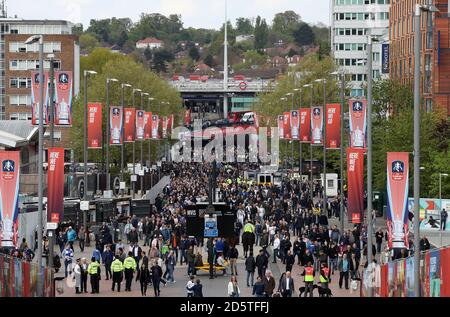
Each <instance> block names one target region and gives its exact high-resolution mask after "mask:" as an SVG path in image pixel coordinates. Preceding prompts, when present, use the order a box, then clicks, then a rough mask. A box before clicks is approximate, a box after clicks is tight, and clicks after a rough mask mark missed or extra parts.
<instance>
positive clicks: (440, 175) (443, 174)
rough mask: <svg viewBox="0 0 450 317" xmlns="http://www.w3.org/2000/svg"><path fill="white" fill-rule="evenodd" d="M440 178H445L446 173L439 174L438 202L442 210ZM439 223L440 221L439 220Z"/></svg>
mask: <svg viewBox="0 0 450 317" xmlns="http://www.w3.org/2000/svg"><path fill="white" fill-rule="evenodd" d="M442 176H443V177H447V176H448V174H446V173H439V201H440V204H441V209H443V208H442ZM441 221H442V219H441Z"/></svg>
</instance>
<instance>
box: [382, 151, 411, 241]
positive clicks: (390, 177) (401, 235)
mask: <svg viewBox="0 0 450 317" xmlns="http://www.w3.org/2000/svg"><path fill="white" fill-rule="evenodd" d="M408 166H409V154H408V153H406V152H396V153H392V152H390V153H387V193H388V205H387V227H388V244H389V247H390V248H405V247H406V248H407V247H408V220H409V219H408V186H409V167H408Z"/></svg>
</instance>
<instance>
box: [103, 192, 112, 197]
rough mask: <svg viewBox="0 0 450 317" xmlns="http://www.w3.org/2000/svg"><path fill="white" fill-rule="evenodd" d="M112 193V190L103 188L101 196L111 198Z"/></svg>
mask: <svg viewBox="0 0 450 317" xmlns="http://www.w3.org/2000/svg"><path fill="white" fill-rule="evenodd" d="M112 195H113V191H112V190H105V191H104V192H103V198H106V199H111V198H112Z"/></svg>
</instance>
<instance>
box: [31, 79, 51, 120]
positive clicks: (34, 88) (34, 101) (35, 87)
mask: <svg viewBox="0 0 450 317" xmlns="http://www.w3.org/2000/svg"><path fill="white" fill-rule="evenodd" d="M31 80H32V83H31V124H32V125H39V107H40V104H39V103H40V98H39V86H40V85H39V72H31ZM48 84H49V74H48V72H44V85H45V86H44V109H43V110H44V119H43V121H42V122H43V124H44V125H47V124H48V115H49V112H48V89H49V87H48V86H49V85H48Z"/></svg>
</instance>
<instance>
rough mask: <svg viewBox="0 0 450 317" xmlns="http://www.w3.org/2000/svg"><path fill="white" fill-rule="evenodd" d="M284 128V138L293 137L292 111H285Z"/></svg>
mask: <svg viewBox="0 0 450 317" xmlns="http://www.w3.org/2000/svg"><path fill="white" fill-rule="evenodd" d="M283 119H284V120H283V130H284V139H285V140H290V139H291V113H290V112H285V113H284V118H283Z"/></svg>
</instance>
